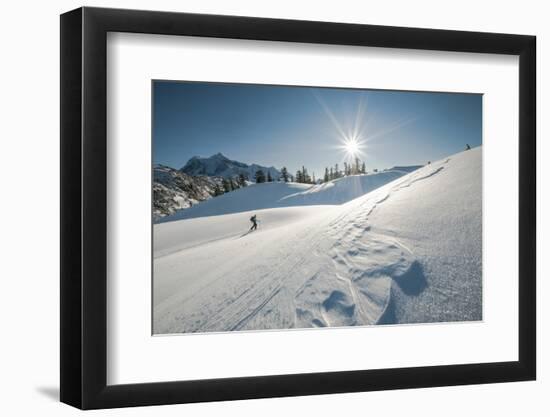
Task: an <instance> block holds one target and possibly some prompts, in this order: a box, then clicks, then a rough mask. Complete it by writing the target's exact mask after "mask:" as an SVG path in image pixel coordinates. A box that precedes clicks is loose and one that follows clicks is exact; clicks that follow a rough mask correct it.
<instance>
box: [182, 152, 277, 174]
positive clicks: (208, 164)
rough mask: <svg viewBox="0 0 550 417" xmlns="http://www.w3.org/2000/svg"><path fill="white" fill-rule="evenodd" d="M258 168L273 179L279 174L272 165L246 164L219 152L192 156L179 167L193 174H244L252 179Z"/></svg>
mask: <svg viewBox="0 0 550 417" xmlns="http://www.w3.org/2000/svg"><path fill="white" fill-rule="evenodd" d="M258 170H262V171H263V172H264V173H265V175H266V176H267V174H268V173H270V174H271V177H272V178H274V179H278V178H279V177H280V176H281V173H280V172H279V170H277V169H276V168H274V167H264V166H261V165H257V164H252V165H248V164H245V163H243V162H238V161H232V160H231V159H229V158H227V157H226V156H224V155H222V154H221V153H217V154H215V155H212V156H211V157H209V158H200V157H198V156H194V157H193V158H191V159H190V160H189V161H187V163H186V164H185V166H184V167H183V168H182V169H181V171H182V172H184V173H186V174H189V175H193V176H197V175H208V176H217V177H222V178H235V177H238V176H239V175H240V174H244V175H245V177H247V179H249V180H253V179H254V175H255V174H256V171H258Z"/></svg>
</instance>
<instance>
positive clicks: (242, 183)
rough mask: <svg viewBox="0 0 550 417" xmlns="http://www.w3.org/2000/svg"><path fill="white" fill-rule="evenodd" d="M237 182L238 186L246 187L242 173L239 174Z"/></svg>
mask: <svg viewBox="0 0 550 417" xmlns="http://www.w3.org/2000/svg"><path fill="white" fill-rule="evenodd" d="M238 181H239V186H240V187H246V177H245V175H244V174H243V173H242V172H241V173H240V174H239V180H238Z"/></svg>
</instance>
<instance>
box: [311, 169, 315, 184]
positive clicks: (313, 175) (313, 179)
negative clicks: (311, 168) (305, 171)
mask: <svg viewBox="0 0 550 417" xmlns="http://www.w3.org/2000/svg"><path fill="white" fill-rule="evenodd" d="M311 183H312V184H315V172H313V173H312V174H311Z"/></svg>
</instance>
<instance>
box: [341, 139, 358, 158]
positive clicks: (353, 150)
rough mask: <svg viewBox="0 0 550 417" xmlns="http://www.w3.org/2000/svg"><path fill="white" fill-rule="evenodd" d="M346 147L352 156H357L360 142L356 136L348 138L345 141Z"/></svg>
mask: <svg viewBox="0 0 550 417" xmlns="http://www.w3.org/2000/svg"><path fill="white" fill-rule="evenodd" d="M344 149H345V150H346V152H347V153H348V154H349V155H350V156H351V157H355V156H357V154H358V153H359V142H357V139H355V138H351V139H348V140H346V141H345V142H344Z"/></svg>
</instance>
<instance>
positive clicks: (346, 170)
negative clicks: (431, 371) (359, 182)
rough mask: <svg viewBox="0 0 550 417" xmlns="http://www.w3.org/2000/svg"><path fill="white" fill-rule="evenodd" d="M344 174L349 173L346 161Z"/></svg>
mask: <svg viewBox="0 0 550 417" xmlns="http://www.w3.org/2000/svg"><path fill="white" fill-rule="evenodd" d="M344 175H349V168H348V163H347V162H344Z"/></svg>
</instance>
